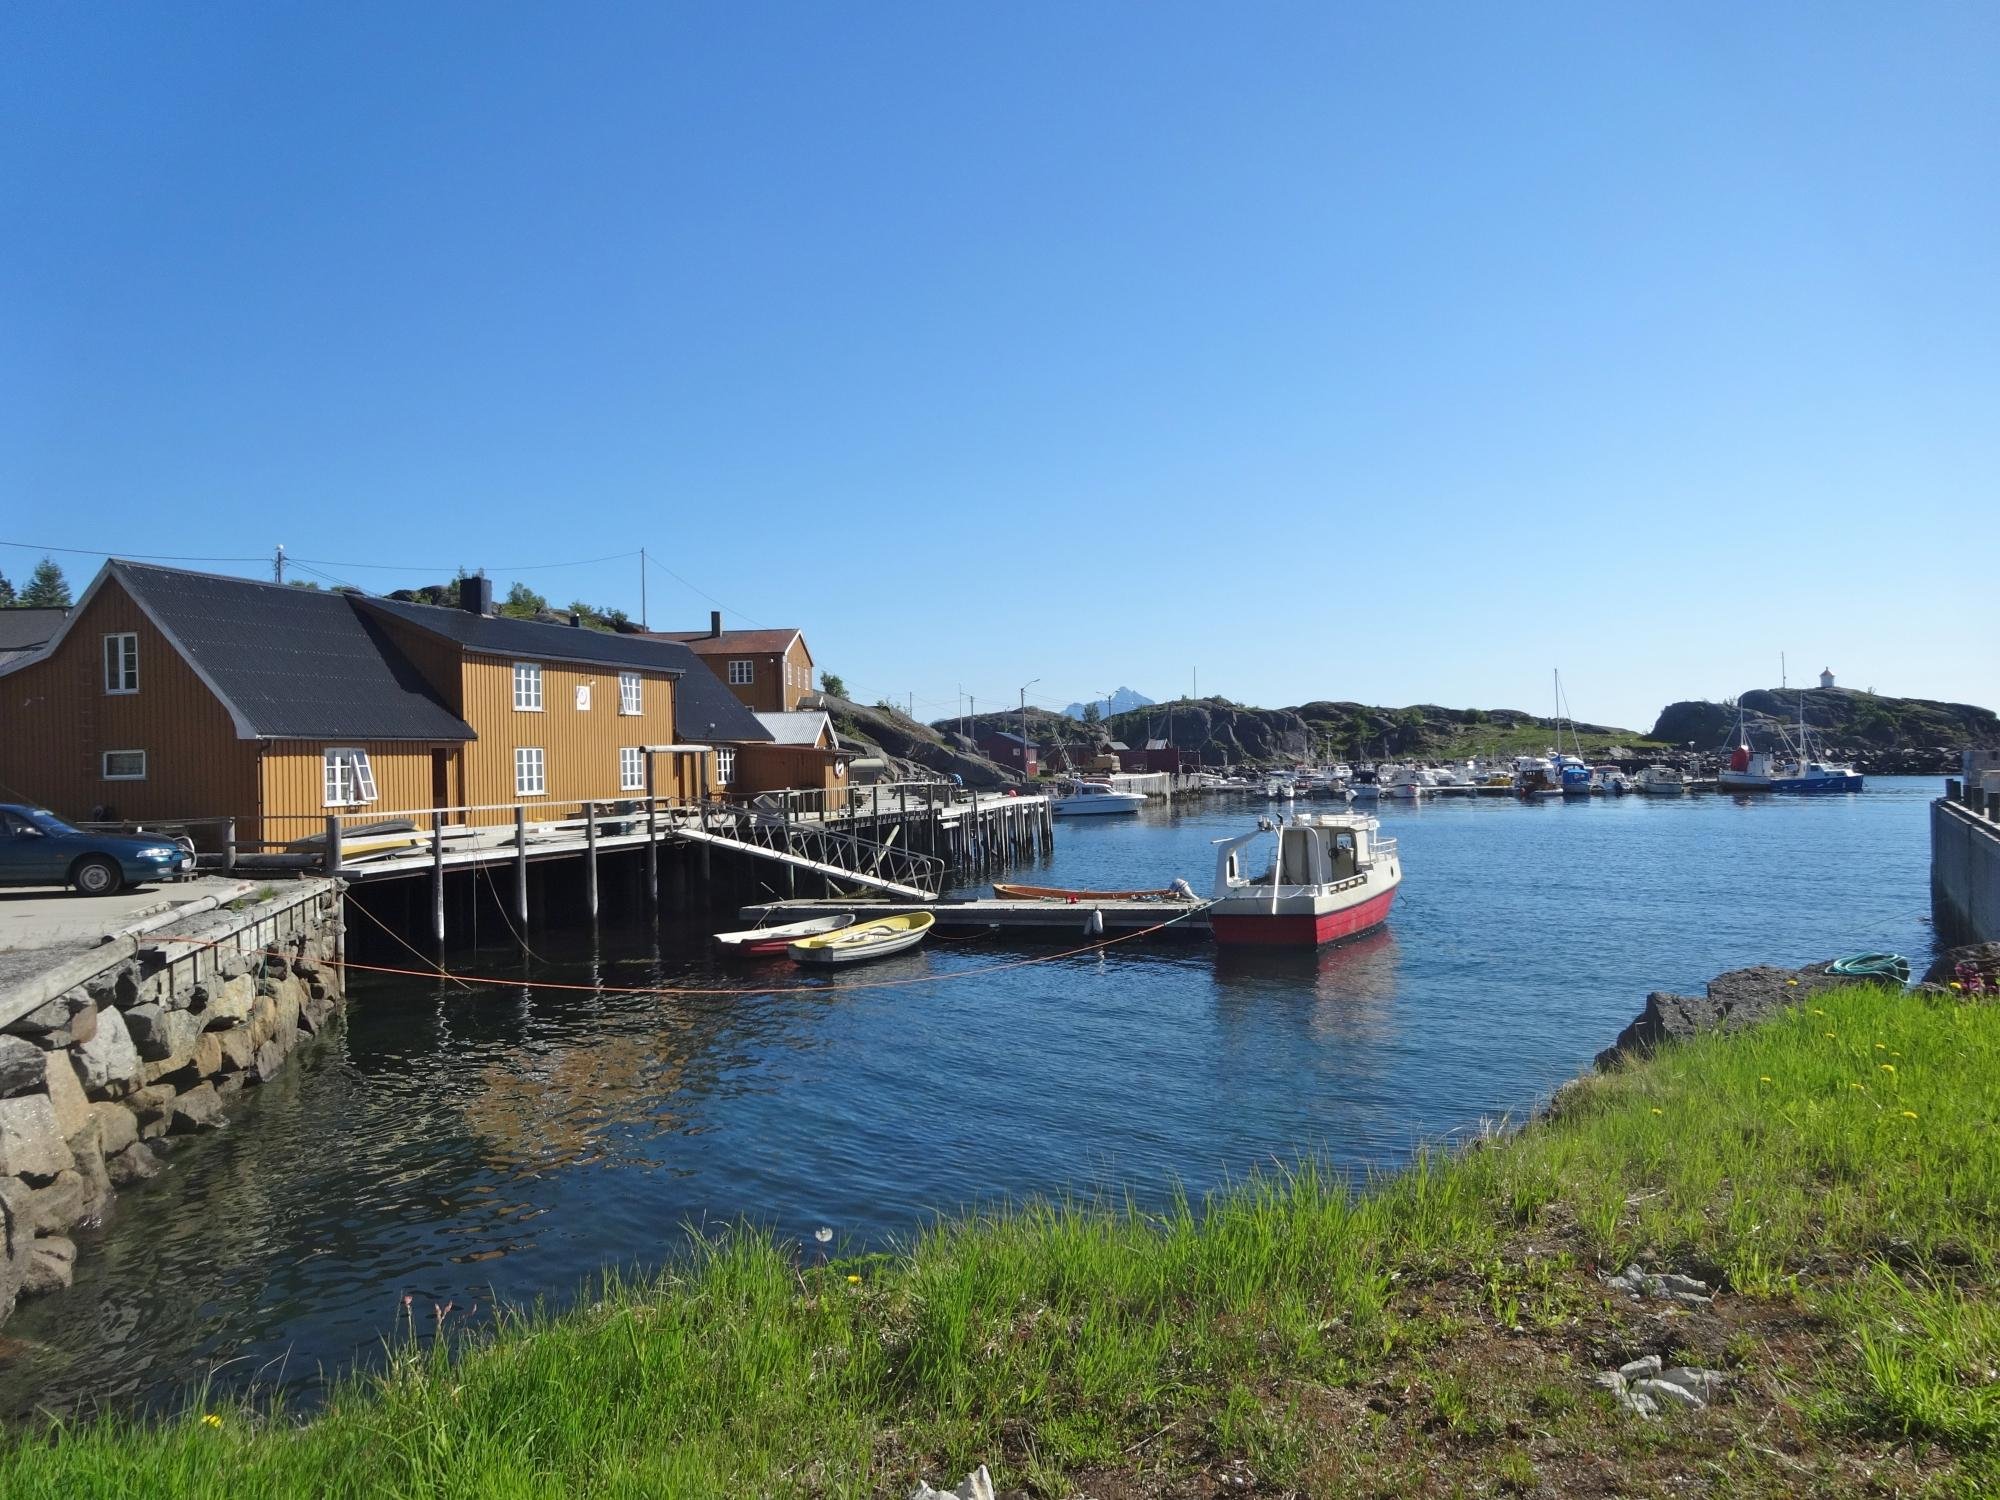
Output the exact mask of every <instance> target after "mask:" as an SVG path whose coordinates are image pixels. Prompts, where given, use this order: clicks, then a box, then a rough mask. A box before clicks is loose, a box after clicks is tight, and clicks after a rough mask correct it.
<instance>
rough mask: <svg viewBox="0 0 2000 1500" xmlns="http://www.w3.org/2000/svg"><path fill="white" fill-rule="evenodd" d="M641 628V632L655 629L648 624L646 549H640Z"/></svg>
mask: <svg viewBox="0 0 2000 1500" xmlns="http://www.w3.org/2000/svg"><path fill="white" fill-rule="evenodd" d="M639 628H640V629H641V630H651V629H652V628H653V627H652V626H651V625H649V624H647V623H646V549H645V548H644V547H641V548H640V549H639Z"/></svg>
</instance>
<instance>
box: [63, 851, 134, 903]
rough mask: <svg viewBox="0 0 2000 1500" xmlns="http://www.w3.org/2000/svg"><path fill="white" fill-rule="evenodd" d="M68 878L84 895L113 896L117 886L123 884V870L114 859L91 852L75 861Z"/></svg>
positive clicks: (116, 891)
mask: <svg viewBox="0 0 2000 1500" xmlns="http://www.w3.org/2000/svg"><path fill="white" fill-rule="evenodd" d="M70 879H72V880H74V881H75V882H76V888H77V889H78V890H79V891H82V892H83V894H84V895H86V896H115V895H116V894H117V893H118V888H119V887H120V886H122V885H123V884H125V872H124V871H123V870H121V869H119V868H118V862H117V861H116V860H111V859H106V858H105V857H104V856H103V855H101V854H93V855H91V856H89V857H88V858H87V859H80V860H78V861H77V862H76V869H75V870H74V871H73V872H72V873H71V875H70Z"/></svg>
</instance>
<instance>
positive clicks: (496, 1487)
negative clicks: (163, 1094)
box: [0, 989, 2000, 1500]
mask: <svg viewBox="0 0 2000 1500" xmlns="http://www.w3.org/2000/svg"><path fill="white" fill-rule="evenodd" d="M1996 1120H2000V1012H1996V1011H1993V1010H1989V1009H1984V1008H1979V1007H1974V1006H1969V1005H1958V1004H1953V1003H1949V1002H1943V1001H1935V1000H1923V999H1917V998H1909V997H1905V996H1902V995H1900V994H1897V993H1894V992H1887V991H1881V990H1874V989H1855V990H1844V991H1835V992H1831V993H1822V994H1820V995H1817V996H1815V997H1814V998H1813V999H1812V1000H1811V1001H1810V1002H1809V1003H1808V1004H1807V1005H1803V1006H1800V1007H1798V1008H1796V1009H1795V1010H1794V1011H1793V1012H1792V1013H1790V1014H1788V1015H1786V1016H1784V1017H1782V1018H1780V1019H1778V1020H1776V1021H1774V1022H1772V1023H1771V1024H1769V1025H1766V1026H1764V1027H1761V1028H1758V1029H1756V1030H1753V1031H1750V1032H1747V1033H1743V1034H1739V1035H1737V1036H1734V1037H1730V1038H1709V1039H1704V1040H1702V1041H1699V1042H1697V1043H1694V1044H1691V1045H1688V1046H1685V1047H1681V1048H1679V1049H1676V1050H1674V1051H1672V1052H1670V1053H1668V1054H1665V1055H1663V1056H1662V1057H1660V1058H1658V1059H1656V1060H1655V1061H1653V1062H1651V1063H1648V1064H1645V1065H1643V1066H1639V1067H1636V1068H1634V1069H1632V1070H1630V1071H1627V1072H1623V1073H1619V1074H1616V1075H1613V1076H1609V1077H1603V1078H1597V1079H1592V1080H1589V1081H1587V1082H1584V1083H1580V1084H1577V1085H1573V1086H1572V1087H1571V1088H1569V1089H1568V1090H1565V1091H1564V1093H1563V1095H1562V1097H1561V1100H1560V1110H1559V1113H1558V1115H1557V1116H1556V1117H1555V1118H1553V1119H1551V1120H1547V1121H1543V1122H1539V1123H1537V1124H1535V1125H1533V1126H1531V1127H1530V1128H1528V1129H1526V1130H1524V1131H1522V1132H1520V1133H1518V1134H1516V1135H1513V1136H1510V1137H1506V1138H1503V1139H1501V1140H1499V1141H1497V1142H1490V1143H1485V1144H1481V1145H1479V1146H1477V1147H1473V1148H1468V1149H1466V1150H1464V1151H1461V1152H1457V1153H1449V1154H1448V1153H1426V1154H1424V1155H1422V1156H1420V1157H1419V1158H1418V1159H1417V1160H1416V1161H1414V1162H1413V1163H1412V1164H1411V1165H1410V1166H1409V1168H1408V1169H1407V1170H1405V1171H1403V1172H1400V1173H1398V1174H1396V1175H1394V1176H1392V1177H1386V1178H1383V1179H1381V1180H1379V1181H1376V1182H1373V1183H1370V1184H1368V1185H1366V1186H1365V1188H1363V1189H1362V1190H1361V1191H1359V1192H1355V1191H1351V1190H1350V1187H1349V1185H1348V1184H1347V1183H1345V1182H1343V1181H1342V1180H1340V1179H1338V1178H1337V1177H1335V1176H1333V1175H1330V1174H1328V1173H1326V1172H1324V1171H1322V1170H1319V1169H1317V1168H1315V1167H1313V1166H1311V1165H1310V1164H1307V1165H1303V1166H1301V1167H1300V1168H1299V1169H1297V1170H1296V1171H1294V1172H1292V1173H1289V1174H1286V1175H1284V1176H1273V1177H1267V1178H1260V1179H1257V1180H1253V1181H1250V1182H1247V1183H1244V1184H1242V1185H1241V1186H1240V1187H1238V1188H1236V1189H1234V1190H1232V1191H1230V1192H1227V1193H1224V1194H1221V1195H1218V1196H1216V1197H1215V1198H1214V1199H1212V1200H1211V1201H1209V1202H1208V1203H1206V1204H1204V1205H1199V1206H1197V1205H1193V1204H1188V1203H1182V1204H1180V1205H1178V1206H1177V1207H1175V1208H1174V1209H1173V1210H1172V1211H1170V1212H1168V1213H1165V1214H1162V1215H1152V1216H1148V1215H1142V1214H1139V1213H1136V1212H1133V1211H1130V1210H1119V1209H1112V1208H1100V1207H1089V1206H1082V1205H1058V1204H1043V1205H1035V1206H1030V1207H1027V1208H1024V1209H1021V1210H1019V1211H1016V1212H1011V1213H1006V1214H999V1215H994V1216H990V1217H984V1218H977V1219H969V1220H965V1221H962V1222H955V1223H949V1224H943V1225H940V1226H938V1227H936V1228H935V1229H933V1230H932V1231H930V1232H928V1233H926V1234H924V1235H923V1236H922V1237H921V1238H920V1240H919V1241H918V1242H917V1243H916V1244H915V1245H914V1246H913V1247H912V1248H911V1250H910V1252H909V1253H908V1254H907V1255H905V1256H900V1257H878V1258H871V1259H870V1260H869V1261H866V1262H862V1263H857V1264H856V1265H854V1266H847V1265H839V1264H836V1265H832V1266H821V1267H802V1266H799V1265H797V1264H795V1263H794V1262H793V1261H792V1260H790V1259H788V1258H787V1257H786V1255H784V1254H783V1253H781V1252H780V1251H779V1250H778V1249H776V1248H774V1247H773V1246H772V1245H771V1244H770V1243H768V1242H767V1241H764V1240H762V1239H759V1238H757V1237H754V1236H741V1237H736V1238H732V1239H729V1240H727V1241H725V1242H724V1243H721V1244H715V1245H704V1246H701V1247H699V1248H698V1249H696V1250H695V1251H693V1252H692V1253H691V1255H690V1257H689V1259H688V1260H687V1262H686V1263H685V1264H684V1265H682V1266H681V1267H679V1268H678V1269H676V1270H675V1271H673V1272H672V1273H670V1274H667V1275H665V1276H662V1277H661V1278H659V1279H658V1280H657V1281H655V1282H651V1283H648V1284H645V1285H638V1284H630V1283H624V1282H615V1281H614V1282H611V1283H609V1284H607V1285H605V1286H603V1287H602V1288H601V1290H600V1291H599V1293H598V1294H597V1295H596V1296H595V1297H594V1298H593V1299H592V1300H591V1301H590V1303H589V1304H588V1305H587V1306H584V1307H582V1308H580V1309H579V1310H577V1311H574V1312H572V1313H570V1314H567V1315H563V1316H555V1317H549V1316H541V1315H536V1314H528V1313H521V1314H515V1315H511V1316H509V1317H508V1318H507V1319H506V1320H505V1322H504V1324H503V1325H502V1326H501V1327H500V1328H499V1329H498V1331H497V1332H496V1333H495V1334H494V1335H493V1336H491V1337H490V1338H486V1339H482V1340H480V1341H478V1342H476V1343H472V1344H469V1345H465V1346H462V1347H456V1348H447V1347H444V1346H442V1345H439V1344H437V1343H435V1342H430V1343H427V1342H425V1341H423V1340H420V1339H417V1338H415V1337H412V1338H410V1339H407V1340H405V1341H403V1342H401V1343H400V1344H398V1345H397V1347H396V1349H395V1351H394V1354H393V1358H392V1360H391V1362H390V1365H389V1368H388V1369H387V1371H386V1372H385V1373H383V1374H382V1375H380V1376H379V1377H371V1378H367V1379H361V1380H356V1381H353V1382H351V1383H349V1384H348V1385H346V1386H345V1387H343V1388H342V1389H341V1390H340V1392H339V1393H338V1394H337V1395H336V1397H335V1399H334V1400H333V1402H332V1404H331V1405H330V1407H329V1408H328V1409H326V1410H325V1411H324V1412H322V1413H321V1414H319V1415H317V1416H316V1417H314V1418H312V1419H311V1420H309V1421H304V1422H295V1421H293V1420H291V1419H289V1418H288V1417H287V1416H285V1415H284V1414H283V1413H274V1412H272V1411H271V1410H269V1409H268V1408H263V1409H259V1408H256V1407H241V1408H238V1407H217V1408H216V1409H214V1410H210V1409H209V1408H207V1407H205V1406H203V1405H201V1404H199V1403H197V1405H196V1406H195V1407H193V1408H192V1409H191V1410H190V1411H189V1412H188V1413H187V1415H186V1416H185V1417H183V1418H181V1419H178V1420H174V1421H169V1422H166V1423H163V1424H152V1425H135V1424H132V1423H130V1422H127V1421H123V1420H118V1419H110V1420H104V1421H99V1422H97V1423H94V1424H87V1425H76V1426H57V1427H45V1428H39V1429H35V1430H33V1431H29V1432H24V1433H20V1434H17V1435H16V1436H15V1437H14V1438H13V1439H12V1441H11V1442H10V1443H9V1445H8V1446H6V1447H5V1448H4V1449H0V1494H5V1495H7V1496H10V1497H17V1496H41V1495H48V1496H64V1497H80V1496H90V1495H138V1494H145V1495H154V1494H175V1495H180V1494H188V1495H216V1496H224V1495H227V1496H229V1497H232V1500H236V1497H244V1496H259V1495H273V1496H276V1495H303V1494H312V1495H349V1494H354V1495H358V1494H394V1495H439V1496H445V1495H450V1496H461V1495H462V1496H508V1495H548V1494H563V1495H634V1496H637V1495H676V1496H680V1495H688V1496H699V1495H720V1494H725V1493H741V1494H772V1495H792V1494H799V1495H874V1494H901V1493H906V1492H907V1490H908V1488H909V1487H910V1484H911V1482H912V1480H913V1479H914V1477H916V1476H917V1475H919V1474H922V1475H927V1476H928V1477H930V1478H932V1479H934V1480H945V1479H949V1480H951V1481H954V1482H955V1480H956V1479H957V1478H958V1477H959V1476H960V1475H962V1474H963V1473H964V1472H965V1471H966V1470H967V1469H968V1468H970V1467H971V1466H972V1465H974V1464H976V1463H979V1462H982V1461H983V1462H987V1463H989V1464H991V1465H993V1466H994V1469H995V1471H996V1477H997V1478H998V1479H999V1481H1000V1482H1001V1484H1002V1485H1003V1486H1005V1485H1018V1486H1024V1487H1030V1488H1032V1490H1033V1491H1034V1492H1035V1493H1037V1494H1048V1495H1060V1494H1066V1493H1071V1492H1075V1491H1083V1490H1087V1491H1088V1492H1090V1493H1107V1492H1108V1493H1114V1494H1124V1493H1130V1494H1155V1493H1176V1492H1179V1491H1178V1489H1177V1487H1180V1486H1186V1487H1187V1489H1186V1492H1187V1493H1208V1492H1209V1491H1208V1489H1206V1488H1203V1486H1204V1485H1205V1484H1207V1482H1208V1481H1207V1479H1205V1478H1204V1477H1203V1476H1210V1477H1213V1476H1217V1475H1227V1474H1230V1473H1242V1474H1248V1475H1250V1476H1252V1479H1251V1483H1252V1485H1253V1486H1254V1487H1255V1488H1256V1489H1257V1490H1258V1491H1260V1492H1264V1493H1273V1494H1280V1493H1309V1494H1315V1495H1343V1494H1369V1495H1373V1494H1410V1495H1431V1494H1436V1495H1447V1494H1458V1493H1466V1494H1470V1493H1493V1494H1505V1493H1524V1494H1529V1493H1537V1492H1545V1493H1574V1492H1579V1491H1585V1490H1596V1489H1599V1488H1600V1487H1601V1482H1602V1480H1603V1466H1604V1465H1606V1464H1611V1465H1613V1466H1614V1467H1615V1471H1616V1477H1617V1482H1616V1484H1615V1485H1613V1486H1611V1487H1612V1488H1613V1489H1616V1490H1617V1491H1618V1492H1621V1493H1632V1494H1650V1493H1659V1494H1670V1493H1671V1494H1687V1493H1712V1494H1768V1495H1786V1494H1794V1493H1807V1492H1824V1493H1840V1492H1845V1491H1847V1490H1848V1489H1849V1488H1850V1486H1854V1487H1858V1486H1860V1484H1861V1480H1860V1478H1859V1477H1858V1476H1861V1475H1864V1474H1865V1475H1866V1476H1867V1478H1866V1484H1867V1487H1868V1488H1869V1489H1870V1490H1871V1491H1872V1492H1876V1493H1884V1494H1895V1493H1908V1494H1919V1493H1922V1494H1938V1495H1960V1494H1962V1495H1974V1494H1980V1493H1987V1492H1989V1488H1988V1487H1989V1486H1991V1485H1992V1484H1994V1483H1995V1482H1996V1481H2000V1375H1996V1373H1995V1371H1996V1366H2000V1313H1996V1304H1995V1302H1994V1300H1993V1278H1994V1256H1995V1253H1996V1242H2000V1141H1996V1140H1995V1123H1996ZM1634 1257H1647V1258H1651V1259H1656V1260H1657V1261H1658V1262H1660V1263H1661V1264H1663V1265H1666V1266H1670V1267H1674V1268H1678V1269H1683V1270H1687V1271H1689V1272H1690V1273H1692V1274H1696V1275H1701V1276H1704V1277H1705V1278H1710V1279H1716V1280H1719V1281H1721V1282H1722V1283H1723V1285H1724V1286H1725V1287H1726V1288H1727V1292H1726V1294H1725V1295H1724V1296H1723V1297H1722V1298H1720V1299H1718V1301H1717V1302H1716V1303H1715V1304H1714V1306H1713V1307H1711V1308H1707V1309H1702V1310H1701V1311H1699V1312H1697V1313H1694V1314H1689V1315H1681V1316H1674V1317H1663V1316H1661V1315H1660V1314H1659V1312H1658V1310H1657V1309H1656V1308H1654V1309H1648V1308H1642V1307H1640V1306H1639V1305H1637V1304H1632V1303H1629V1302H1626V1301H1625V1300H1624V1299H1620V1298H1610V1297H1607V1296H1606V1295H1605V1294H1604V1293H1603V1292H1602V1290H1601V1288H1600V1287H1599V1286H1598V1283H1597V1281H1596V1278H1595V1272H1596V1270H1597V1269H1598V1268H1600V1267H1616V1266H1622V1265H1623V1264H1624V1263H1625V1262H1626V1261H1627V1260H1629V1259H1631V1258H1634ZM447 1342H449V1341H447ZM1648 1350H1651V1351H1654V1352H1661V1353H1664V1354H1667V1355H1668V1356H1669V1357H1670V1358H1673V1359H1683V1358H1685V1359H1693V1360H1697V1361H1699V1362H1702V1363H1707V1364H1712V1365H1728V1366H1729V1367H1730V1368H1731V1371H1732V1380H1731V1385H1730V1389H1729V1392H1728V1394H1727V1395H1726V1397H1725V1399H1724V1400H1723V1401H1721V1402H1720V1403H1718V1404H1717V1405H1716V1406H1714V1407H1712V1408H1710V1409H1709V1410H1708V1411H1706V1412H1702V1413H1696V1414H1691V1415H1688V1416H1680V1415H1675V1416H1673V1417H1671V1418H1670V1419H1669V1420H1667V1421H1664V1422H1661V1423H1658V1424H1644V1423H1640V1422H1638V1421H1637V1420H1636V1419H1633V1418H1631V1417H1629V1416H1627V1415H1625V1414H1623V1413H1621V1412H1618V1411H1617V1410H1616V1409H1614V1408H1613V1407H1612V1406H1611V1405H1610V1403H1609V1402H1608V1401H1607V1400H1606V1399H1605V1398H1604V1397H1603V1396H1602V1395H1601V1394H1600V1393H1598V1392H1597V1391H1595V1390H1594V1389H1593V1388H1592V1387H1591V1386H1590V1385H1589V1380H1588V1377H1589V1375H1590V1373H1591V1372H1592V1371H1593V1370H1595V1369H1597V1368H1599V1367H1601V1365H1602V1364H1604V1363H1608V1362H1613V1361H1615V1360H1616V1359H1621V1358H1629V1357H1632V1355H1633V1354H1635V1353H1638V1352H1646V1351H1648ZM1593 1476H1595V1478H1593ZM1121 1487H1122V1488H1121Z"/></svg>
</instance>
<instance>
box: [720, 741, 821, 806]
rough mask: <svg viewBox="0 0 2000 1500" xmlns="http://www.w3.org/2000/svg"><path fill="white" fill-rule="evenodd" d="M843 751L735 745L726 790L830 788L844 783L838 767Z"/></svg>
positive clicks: (774, 790) (799, 746) (750, 791)
mask: <svg viewBox="0 0 2000 1500" xmlns="http://www.w3.org/2000/svg"><path fill="white" fill-rule="evenodd" d="M846 759H847V757H846V756H845V755H844V754H840V753H836V752H834V751H831V750H819V749H815V748H814V747H813V746H811V745H764V744H754V745H738V746H737V747H736V776H735V779H734V780H732V781H731V782H730V784H729V790H730V791H731V792H732V793H735V794H738V795H755V794H756V793H758V792H777V791H811V790H815V789H820V790H828V791H831V790H833V789H835V788H838V787H843V786H846V785H847V778H846V777H845V776H843V775H841V774H840V771H839V767H840V766H841V765H842V763H843V762H844V761H845V760H846Z"/></svg>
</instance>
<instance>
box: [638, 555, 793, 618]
mask: <svg viewBox="0 0 2000 1500" xmlns="http://www.w3.org/2000/svg"><path fill="white" fill-rule="evenodd" d="M627 555H628V556H629V555H630V554H627ZM646 561H647V562H649V563H651V564H652V565H653V566H654V567H656V568H658V569H659V570H660V571H661V572H662V573H664V574H666V575H667V577H669V578H671V579H673V580H674V582H676V583H678V584H679V585H680V586H681V587H682V588H685V589H692V590H693V591H694V592H695V593H697V594H699V595H701V597H702V598H704V599H706V600H707V601H708V602H709V603H710V604H713V605H714V606H715V607H716V608H717V609H726V610H728V611H729V612H730V613H731V614H732V615H736V616H739V617H740V618H742V619H744V620H747V621H749V623H750V624H752V625H755V626H757V627H758V628H759V629H768V628H769V627H768V626H766V625H765V624H764V622H763V621H762V620H756V619H752V618H751V617H750V616H749V615H748V614H746V613H745V612H744V611H742V610H740V609H737V608H735V607H733V606H731V605H728V604H724V603H723V602H722V601H721V600H720V599H718V598H716V597H715V595H713V594H711V593H710V592H709V591H708V590H707V589H704V588H700V587H697V586H696V585H695V584H692V583H689V582H688V581H687V580H686V579H685V578H683V577H681V575H680V574H678V573H676V572H675V571H674V570H673V569H672V568H670V567H668V566H667V565H666V564H665V563H663V562H661V561H660V560H659V559H658V558H657V557H655V556H653V555H652V554H651V553H650V552H649V553H647V554H646Z"/></svg>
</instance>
